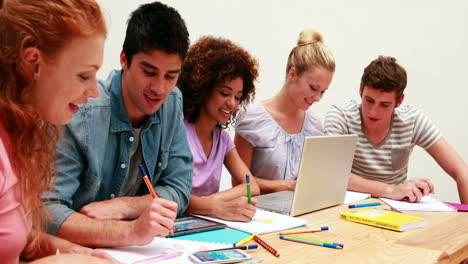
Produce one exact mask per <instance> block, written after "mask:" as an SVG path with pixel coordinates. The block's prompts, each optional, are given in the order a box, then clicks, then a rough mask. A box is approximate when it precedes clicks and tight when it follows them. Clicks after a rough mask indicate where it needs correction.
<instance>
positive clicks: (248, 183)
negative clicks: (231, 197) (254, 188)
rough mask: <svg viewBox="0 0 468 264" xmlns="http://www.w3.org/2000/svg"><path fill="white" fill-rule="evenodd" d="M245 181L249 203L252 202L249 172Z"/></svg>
mask: <svg viewBox="0 0 468 264" xmlns="http://www.w3.org/2000/svg"><path fill="white" fill-rule="evenodd" d="M245 182H246V185H247V199H248V202H249V204H252V193H251V190H250V175H249V174H246V175H245Z"/></svg>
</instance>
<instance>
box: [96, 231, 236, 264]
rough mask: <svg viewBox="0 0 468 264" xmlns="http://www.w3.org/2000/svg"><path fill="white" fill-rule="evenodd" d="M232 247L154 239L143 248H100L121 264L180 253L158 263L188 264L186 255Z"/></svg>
mask: <svg viewBox="0 0 468 264" xmlns="http://www.w3.org/2000/svg"><path fill="white" fill-rule="evenodd" d="M229 247H232V245H231V244H218V243H206V242H197V241H188V240H177V239H172V238H164V237H156V238H155V239H154V240H153V242H151V243H150V244H148V245H145V246H131V247H115V248H100V249H99V250H102V251H105V252H107V253H109V254H110V255H111V256H112V257H113V258H115V259H116V260H118V261H120V262H123V263H129V264H130V263H134V262H137V261H142V260H145V259H149V258H153V257H156V256H159V255H164V254H170V253H174V252H181V253H182V255H181V256H180V257H177V258H173V259H170V260H165V261H158V263H161V264H163V263H190V261H189V258H188V255H189V254H190V253H193V252H196V251H202V250H210V249H221V248H229Z"/></svg>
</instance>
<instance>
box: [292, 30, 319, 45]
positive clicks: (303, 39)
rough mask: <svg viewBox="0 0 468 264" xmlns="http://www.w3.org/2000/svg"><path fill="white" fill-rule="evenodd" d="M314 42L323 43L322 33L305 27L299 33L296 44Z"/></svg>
mask: <svg viewBox="0 0 468 264" xmlns="http://www.w3.org/2000/svg"><path fill="white" fill-rule="evenodd" d="M316 42H320V43H323V37H322V33H320V32H319V31H317V30H315V29H306V30H304V31H302V32H301V34H299V39H298V40H297V46H305V45H309V44H312V43H316Z"/></svg>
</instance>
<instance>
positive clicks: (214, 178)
mask: <svg viewBox="0 0 468 264" xmlns="http://www.w3.org/2000/svg"><path fill="white" fill-rule="evenodd" d="M184 125H185V129H186V131H187V140H188V142H189V145H190V150H191V151H192V155H193V178H192V192H191V193H192V194H193V195H197V196H207V195H210V194H213V193H215V192H218V191H219V183H220V181H221V172H222V169H223V164H224V157H225V156H226V155H227V154H228V153H229V152H230V151H231V150H232V149H233V148H234V143H233V142H232V139H231V137H230V136H229V134H228V133H227V132H226V131H224V130H223V129H221V128H218V127H216V128H214V129H213V145H212V147H211V152H210V156H209V157H206V155H205V152H204V151H203V148H202V146H201V144H200V141H199V140H198V137H197V132H196V131H195V126H194V124H193V123H189V122H188V121H187V120H184Z"/></svg>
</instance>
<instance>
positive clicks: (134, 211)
mask: <svg viewBox="0 0 468 264" xmlns="http://www.w3.org/2000/svg"><path fill="white" fill-rule="evenodd" d="M117 199H120V200H121V201H122V203H123V204H125V208H126V213H125V218H128V219H134V218H137V217H139V216H140V215H141V213H143V211H144V210H145V209H146V208H148V206H150V204H151V201H153V198H152V197H151V195H150V194H147V195H143V196H122V197H118V198H117Z"/></svg>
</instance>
